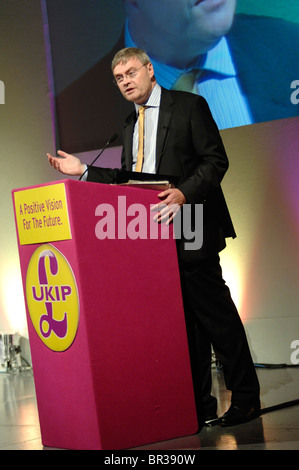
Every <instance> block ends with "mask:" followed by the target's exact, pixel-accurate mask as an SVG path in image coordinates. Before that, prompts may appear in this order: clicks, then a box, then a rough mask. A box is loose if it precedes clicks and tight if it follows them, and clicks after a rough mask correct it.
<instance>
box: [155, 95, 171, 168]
mask: <svg viewBox="0 0 299 470" xmlns="http://www.w3.org/2000/svg"><path fill="white" fill-rule="evenodd" d="M173 104H174V101H173V99H172V96H171V93H170V92H169V91H168V90H166V89H164V88H162V93H161V102H160V112H159V120H158V129H157V144H156V172H157V173H158V172H159V167H160V163H161V158H162V156H163V153H164V149H165V144H166V141H167V137H168V134H169V125H170V121H171V118H172V113H173Z"/></svg>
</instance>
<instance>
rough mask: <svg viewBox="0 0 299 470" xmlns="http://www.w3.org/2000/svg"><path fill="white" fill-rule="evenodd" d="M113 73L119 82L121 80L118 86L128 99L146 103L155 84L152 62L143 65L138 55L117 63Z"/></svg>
mask: <svg viewBox="0 0 299 470" xmlns="http://www.w3.org/2000/svg"><path fill="white" fill-rule="evenodd" d="M132 72H133V75H134V76H132ZM113 75H114V78H115V79H116V81H117V82H119V79H120V80H121V82H120V83H118V87H119V89H120V91H121V93H122V95H123V96H124V97H125V98H126V100H128V101H131V102H133V103H136V104H143V103H145V102H146V100H147V99H148V97H149V95H150V94H151V91H152V89H153V87H154V85H155V79H154V70H153V66H152V64H151V63H149V64H146V65H142V63H141V62H140V60H139V59H137V58H136V57H133V58H131V59H129V60H128V62H126V63H123V62H120V63H119V64H117V65H116V66H115V67H114V70H113Z"/></svg>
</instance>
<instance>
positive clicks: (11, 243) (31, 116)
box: [0, 0, 57, 335]
mask: <svg viewBox="0 0 299 470" xmlns="http://www.w3.org/2000/svg"><path fill="white" fill-rule="evenodd" d="M0 50H1V64H0V80H1V81H2V82H3V83H4V90H5V103H4V104H0V160H1V173H0V175H1V176H0V178H1V184H0V200H1V223H0V227H1V228H0V259H1V263H0V331H5V332H7V331H16V330H17V331H19V332H20V333H21V334H22V335H23V334H26V331H27V327H26V320H25V313H24V300H23V293H22V287H21V275H20V267H19V258H18V251H17V241H16V235H15V225H14V217H13V206H12V197H11V190H12V189H14V188H19V187H25V186H30V185H35V184H39V183H44V182H47V181H51V180H53V179H55V178H56V177H57V175H56V174H53V172H52V171H51V170H50V169H49V168H48V166H47V163H46V152H47V151H54V145H53V132H52V119H51V109H50V96H49V85H48V74H47V65H46V55H45V42H44V30H43V20H42V10H41V3H40V1H39V0H25V1H24V0H1V1H0Z"/></svg>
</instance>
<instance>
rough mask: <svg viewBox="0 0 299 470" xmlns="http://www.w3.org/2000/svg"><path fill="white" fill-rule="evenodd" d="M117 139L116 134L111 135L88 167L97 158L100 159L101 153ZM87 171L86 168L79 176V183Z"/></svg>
mask: <svg viewBox="0 0 299 470" xmlns="http://www.w3.org/2000/svg"><path fill="white" fill-rule="evenodd" d="M117 137H118V134H113V135H112V136H111V137H110V139H109V140H108V141H107V142H106V144H105V145H104V147H103V148H102V150H101V151H100V153H99V155H97V156H96V158H95V159H94V161H93V162H91V164H90V165H89V166H90V167H91V166H92V165H93V164H94V163H95V162H96V161H97V159H98V158H100V156H101V155H102V153H103V152H104V150H106V148H107V147H109V145H110V144H112V143H113V142H114V141H115V140H116V139H117ZM87 171H88V167H87V168H86V170H85V171H84V172H83V173H82V175H81V176H80V178H79V180H78V181H81V179H82V178H83V176H84V175H85V173H87Z"/></svg>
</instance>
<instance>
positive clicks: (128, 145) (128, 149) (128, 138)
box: [123, 111, 136, 171]
mask: <svg viewBox="0 0 299 470" xmlns="http://www.w3.org/2000/svg"><path fill="white" fill-rule="evenodd" d="M135 122H136V113H135V111H134V112H132V113H131V114H130V115H129V116H128V117H127V120H126V122H125V125H124V142H123V146H124V151H125V166H126V170H128V171H131V170H132V164H133V155H132V147H133V132H134V126H135Z"/></svg>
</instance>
